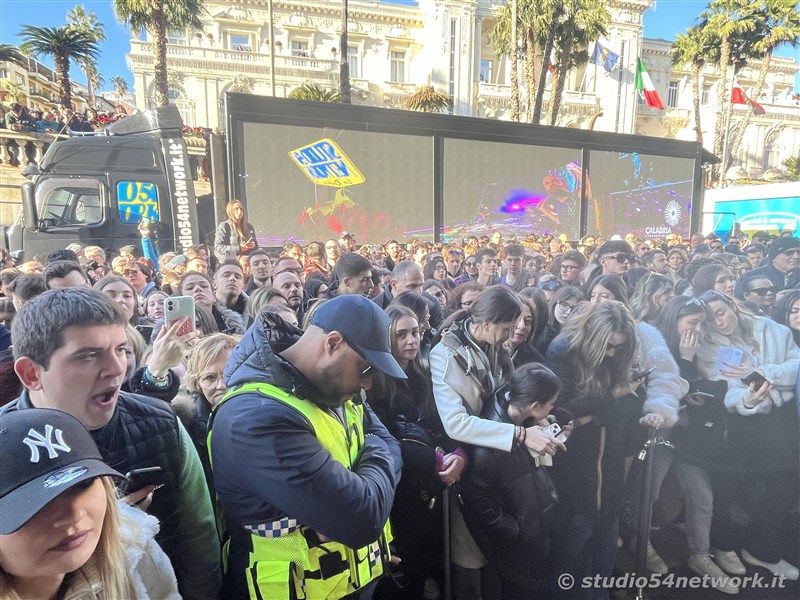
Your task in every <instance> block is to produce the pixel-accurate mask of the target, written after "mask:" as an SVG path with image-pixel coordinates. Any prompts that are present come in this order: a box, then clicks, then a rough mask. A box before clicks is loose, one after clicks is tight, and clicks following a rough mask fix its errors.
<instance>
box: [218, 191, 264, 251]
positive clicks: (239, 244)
mask: <svg viewBox="0 0 800 600" xmlns="http://www.w3.org/2000/svg"><path fill="white" fill-rule="evenodd" d="M225 213H226V214H227V215H228V218H227V219H226V220H225V221H223V222H222V223H220V224H219V226H218V227H217V231H216V234H215V235H214V254H216V256H217V259H218V260H219V261H220V262H221V263H222V262H225V261H226V260H228V255H229V254H230V253H234V254H235V255H236V257H237V258H238V257H239V256H241V255H242V254H249V253H250V252H252V251H253V250H255V249H256V248H258V240H257V239H256V230H255V229H254V228H253V226H252V225H251V224H250V223H248V221H247V211H246V210H245V208H244V204H242V203H241V202H240V201H239V200H231V201H230V202H228V205H227V206H226V207H225Z"/></svg>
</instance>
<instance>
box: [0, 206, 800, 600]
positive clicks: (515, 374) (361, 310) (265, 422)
mask: <svg viewBox="0 0 800 600" xmlns="http://www.w3.org/2000/svg"><path fill="white" fill-rule="evenodd" d="M227 214H228V220H227V221H226V222H224V223H222V224H221V225H220V227H219V229H218V231H217V235H216V238H215V243H214V247H213V248H207V247H206V246H204V245H197V246H193V247H190V248H187V249H185V250H184V251H183V253H181V254H176V253H173V252H169V253H164V254H161V255H160V256H159V257H158V260H157V262H152V261H148V260H147V259H145V258H142V257H141V253H140V252H139V251H138V248H136V247H133V246H131V247H126V248H123V249H122V250H121V251H120V253H119V255H118V256H114V257H112V256H110V255H109V254H107V253H106V252H105V251H104V250H103V249H102V248H100V247H97V246H82V245H79V244H73V245H72V246H70V247H68V248H65V249H62V250H58V251H55V252H52V253H50V254H49V255H48V256H47V257H41V260H40V259H39V258H33V259H31V260H28V261H27V262H24V263H21V264H16V265H14V264H11V263H12V261H11V259H10V257H8V256H2V257H0V258H1V259H2V260H3V261H4V265H5V268H3V269H2V270H0V285H2V288H0V291H1V292H2V294H3V297H2V298H0V390H2V397H0V403H1V404H5V406H3V408H2V409H0V436H2V438H3V439H2V440H0V442H2V445H3V448H4V460H3V461H0V463H2V467H0V468H2V481H0V489H1V490H2V492H1V493H0V511H2V517H1V518H0V521H2V529H1V530H0V596H2V597H4V598H5V597H6V596H8V597H12V598H13V597H20V598H26V597H40V598H64V597H67V598H72V597H76V598H77V597H81V598H84V597H129V596H130V597H137V598H173V597H179V596H182V597H184V598H205V599H208V598H215V597H221V598H252V599H256V598H270V599H271V598H304V597H307V598H322V597H325V598H376V599H398V598H407V599H420V598H426V599H435V598H439V597H441V595H442V591H443V588H444V582H445V579H446V577H445V569H449V571H450V574H451V575H452V583H453V588H452V595H453V597H454V598H457V599H459V600H461V599H464V600H467V599H481V598H482V599H485V600H495V599H503V600H507V599H516V598H520V599H523V598H524V599H528V598H551V597H552V598H604V597H608V593H609V590H608V589H579V586H578V587H575V588H572V589H562V588H561V587H559V586H558V585H556V584H555V580H556V577H558V575H560V574H564V573H569V574H570V575H572V576H573V577H574V578H575V581H578V582H581V581H583V580H584V578H585V577H588V576H596V575H600V576H604V577H608V576H611V574H612V571H613V569H614V566H615V563H616V562H617V559H618V555H619V551H620V550H619V548H620V547H621V546H623V545H627V546H628V547H633V546H635V545H636V543H637V540H638V539H639V538H640V537H641V539H642V540H647V539H648V537H649V536H648V534H649V532H648V531H638V527H637V523H636V522H635V519H632V518H630V513H631V511H633V512H636V511H637V510H638V506H639V505H640V504H641V502H642V497H643V492H642V487H643V486H642V482H641V474H640V471H641V469H640V468H638V465H636V464H634V465H633V466H631V464H632V460H631V457H633V456H634V455H636V454H638V452H639V450H640V449H641V448H642V445H643V443H644V441H645V440H646V439H647V433H648V430H652V429H658V430H659V435H660V436H662V437H663V438H665V439H667V440H669V441H670V443H671V446H672V449H668V448H666V447H661V448H659V449H657V450H656V451H655V454H654V459H653V481H652V488H651V490H650V491H649V492H648V495H645V496H644V497H645V498H647V497H652V501H656V500H657V499H658V498H659V495H660V492H661V489H662V484H663V482H664V481H665V480H666V479H667V478H672V479H673V480H675V481H677V484H678V485H679V488H680V491H681V494H680V495H681V497H682V498H681V500H680V501H681V502H682V503H683V509H682V514H683V527H684V529H685V534H686V540H687V544H688V548H689V555H688V558H687V563H686V564H687V566H688V568H689V569H690V570H692V571H693V572H695V573H697V574H699V575H709V576H710V577H712V578H713V579H712V580H711V581H712V582H713V585H714V587H716V588H717V590H719V591H721V592H725V593H728V594H735V593H738V592H739V588H738V587H737V586H736V585H735V584H734V583H733V582H732V581H731V580H730V579H728V578H726V575H742V574H744V573H745V572H747V569H748V566H749V568H751V569H753V568H758V569H764V570H766V571H767V572H769V573H772V574H775V575H777V576H781V577H783V578H785V579H787V580H797V579H798V575H800V574H799V573H798V568H797V565H798V564H800V556H798V548H797V540H798V539H800V525H798V503H799V502H800V499H799V498H798V490H800V481H798V467H799V466H800V465H799V464H798V460H799V459H800V426H799V424H798V405H797V395H798V392H799V389H798V388H800V375H798V370H799V369H798V367H799V366H800V240H799V239H798V238H796V237H792V235H791V234H790V233H789V234H786V235H780V236H770V235H769V234H768V233H765V232H758V233H756V234H754V235H752V237H751V238H749V239H748V238H746V237H745V236H741V235H733V234H731V235H728V236H727V238H726V239H725V240H722V239H720V238H718V237H717V236H716V235H714V234H710V235H707V236H704V235H702V234H695V235H693V236H691V238H690V239H687V240H684V239H682V238H681V236H679V235H677V234H670V235H669V236H668V237H667V238H666V239H659V240H654V239H637V238H636V237H635V236H633V235H629V236H625V238H622V237H620V236H614V237H613V238H612V239H610V240H602V239H598V238H596V237H595V236H587V237H584V238H582V239H581V240H579V241H576V242H572V243H569V242H566V241H564V240H562V239H559V238H557V237H553V236H550V235H534V234H531V235H529V236H527V237H525V238H516V237H513V236H504V235H503V232H500V231H497V232H494V233H493V234H492V235H491V236H480V237H477V236H476V237H468V238H465V239H462V240H453V241H450V242H448V243H434V242H430V241H426V240H422V239H412V240H408V241H406V242H404V243H401V242H400V241H397V240H389V241H388V242H386V243H385V244H367V245H358V244H357V242H356V239H355V237H354V236H353V235H351V234H349V233H347V232H342V233H341V235H339V236H337V237H335V238H331V239H328V240H327V241H324V242H323V241H321V240H320V241H312V242H309V243H307V244H305V245H300V244H298V243H295V242H287V243H286V244H285V245H284V246H283V247H282V248H281V249H279V250H277V251H273V250H272V249H269V248H263V247H260V246H259V243H258V240H257V239H256V236H255V230H254V228H253V227H252V226H251V225H250V224H249V223H248V221H247V217H246V212H245V208H244V207H243V206H242V205H241V203H238V202H235V201H234V202H231V203H229V206H228V212H227ZM176 296H188V297H191V298H192V299H193V302H194V308H195V319H194V323H188V326H186V325H187V321H189V320H190V319H181V320H178V321H176V322H174V323H167V322H166V321H165V310H166V309H165V305H166V303H169V302H171V299H172V298H174V297H176ZM65 413H66V414H65ZM87 430H88V433H87ZM8 449H12V450H8ZM154 467H156V469H155V470H156V471H157V473H155V474H154V473H153V472H152V471H153V468H154ZM148 469H150V471H148ZM140 470H144V473H140V472H139V471H140ZM141 477H144V478H143V479H142V478H141ZM48 482H49V484H48ZM134 482H139V484H138V485H136V484H134ZM43 485H44V488H45V489H46V491H45V492H44V493H43V492H42V491H41V490H42V486H43ZM632 506H633V507H634V508H633V509H632V508H631V507H632ZM12 507H13V508H12ZM445 515H449V518H448V520H447V522H445ZM48 527H50V529H47V528H48ZM642 536H643V537H642ZM34 542H35V543H34ZM445 546H446V547H447V550H448V553H449V554H448V555H449V556H450V558H451V564H449V565H445V564H444V560H443V556H444V555H445ZM223 548H224V551H223V550H222V549H223ZM646 548H647V568H648V570H649V571H650V572H653V573H666V572H667V571H668V570H669V569H671V568H674V567H676V566H679V565H675V564H670V565H667V564H666V563H665V562H664V560H663V559H662V558H661V557H660V556H659V553H658V552H657V549H656V548H655V547H653V545H652V544H651V543H650V542H649V541H648V542H647V544H646ZM223 553H224V558H223ZM223 565H224V569H223ZM85 590H91V591H92V593H94V594H95V595H94V596H91V595H85V596H84V595H80V593H85ZM133 590H135V592H134V591H133Z"/></svg>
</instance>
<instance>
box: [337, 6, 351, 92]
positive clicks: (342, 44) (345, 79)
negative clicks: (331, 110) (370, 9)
mask: <svg viewBox="0 0 800 600" xmlns="http://www.w3.org/2000/svg"><path fill="white" fill-rule="evenodd" d="M347 9H348V6H347V0H342V35H341V38H340V40H339V98H340V99H341V102H344V103H345V104H350V56H349V47H348V45H347V20H348V19H347Z"/></svg>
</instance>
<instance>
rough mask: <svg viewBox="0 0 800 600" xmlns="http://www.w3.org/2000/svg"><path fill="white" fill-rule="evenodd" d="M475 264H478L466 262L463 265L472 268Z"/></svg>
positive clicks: (471, 261) (470, 261)
mask: <svg viewBox="0 0 800 600" xmlns="http://www.w3.org/2000/svg"><path fill="white" fill-rule="evenodd" d="M476 264H478V263H476V262H475V261H474V260H468V261H467V262H465V263H464V266H465V267H474V266H475V265H476Z"/></svg>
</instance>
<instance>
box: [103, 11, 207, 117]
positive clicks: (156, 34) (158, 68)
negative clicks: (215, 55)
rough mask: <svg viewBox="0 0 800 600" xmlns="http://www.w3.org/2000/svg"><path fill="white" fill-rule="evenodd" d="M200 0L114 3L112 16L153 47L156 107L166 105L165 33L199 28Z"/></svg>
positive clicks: (167, 85)
mask: <svg viewBox="0 0 800 600" xmlns="http://www.w3.org/2000/svg"><path fill="white" fill-rule="evenodd" d="M205 13H206V9H205V6H204V4H203V0H114V14H115V15H116V17H117V19H118V20H119V21H120V23H123V24H124V25H127V26H128V28H129V29H130V30H131V33H132V34H134V35H137V34H139V33H140V32H141V30H142V29H145V30H146V31H148V32H149V33H150V36H151V38H152V45H153V71H154V72H155V99H156V105H157V106H167V105H168V104H169V79H168V78H167V32H168V31H169V30H170V29H187V28H189V27H193V28H196V29H203V22H202V20H201V19H200V17H201V16H203V15H204V14H205Z"/></svg>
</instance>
